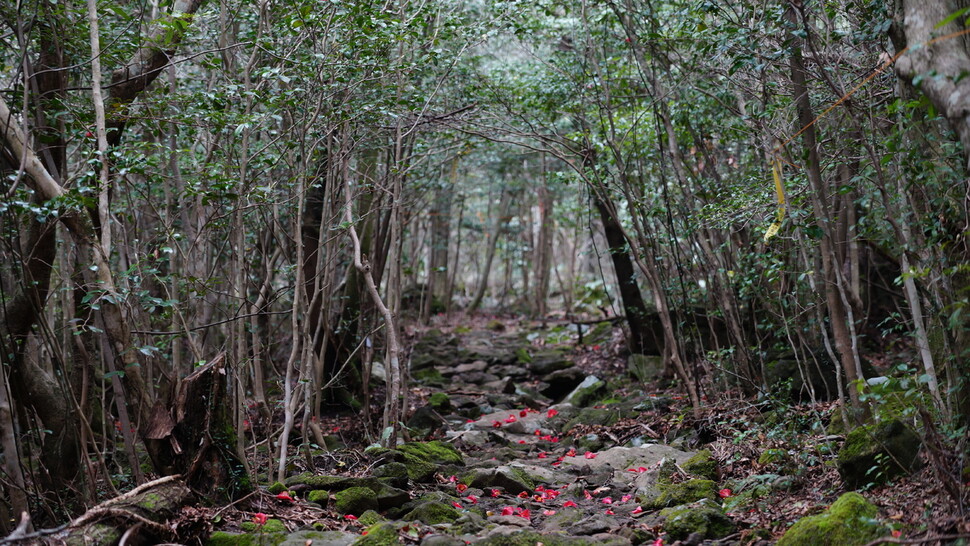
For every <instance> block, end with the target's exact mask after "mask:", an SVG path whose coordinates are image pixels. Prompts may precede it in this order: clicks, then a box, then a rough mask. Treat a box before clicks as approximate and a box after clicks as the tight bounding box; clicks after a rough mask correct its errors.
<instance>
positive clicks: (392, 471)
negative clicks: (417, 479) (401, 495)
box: [373, 462, 408, 480]
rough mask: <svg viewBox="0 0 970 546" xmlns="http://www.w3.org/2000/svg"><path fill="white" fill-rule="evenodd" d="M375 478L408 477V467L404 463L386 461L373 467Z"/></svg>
mask: <svg viewBox="0 0 970 546" xmlns="http://www.w3.org/2000/svg"><path fill="white" fill-rule="evenodd" d="M373 474H374V477H375V478H402V479H405V480H406V479H407V478H408V467H407V465H405V464H404V463H393V462H392V463H387V464H383V465H381V466H378V467H377V468H375V469H374V472H373Z"/></svg>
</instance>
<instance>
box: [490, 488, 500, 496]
mask: <svg viewBox="0 0 970 546" xmlns="http://www.w3.org/2000/svg"><path fill="white" fill-rule="evenodd" d="M501 494H502V492H501V491H499V490H498V489H492V496H493V497H497V496H499V495H501Z"/></svg>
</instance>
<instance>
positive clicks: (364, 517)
mask: <svg viewBox="0 0 970 546" xmlns="http://www.w3.org/2000/svg"><path fill="white" fill-rule="evenodd" d="M382 521H386V520H385V519H384V517H383V516H381V515H380V514H378V513H377V512H375V511H373V510H367V511H366V512H364V513H363V514H361V515H359V516H357V522H358V523H360V524H361V525H363V526H365V527H370V526H371V525H374V524H375V523H380V522H382Z"/></svg>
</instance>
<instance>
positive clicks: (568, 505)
mask: <svg viewBox="0 0 970 546" xmlns="http://www.w3.org/2000/svg"><path fill="white" fill-rule="evenodd" d="M573 506H577V504H576V503H575V502H573V501H566V502H564V503H562V507H563V508H572V507H573Z"/></svg>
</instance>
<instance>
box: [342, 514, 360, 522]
mask: <svg viewBox="0 0 970 546" xmlns="http://www.w3.org/2000/svg"><path fill="white" fill-rule="evenodd" d="M344 519H345V520H348V521H357V516H355V515H353V514H347V515H346V516H344Z"/></svg>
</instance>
